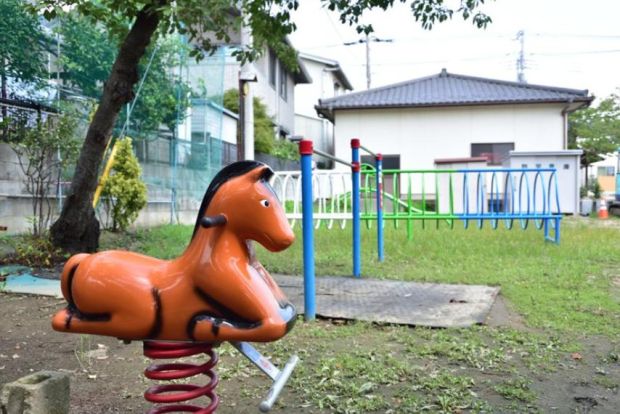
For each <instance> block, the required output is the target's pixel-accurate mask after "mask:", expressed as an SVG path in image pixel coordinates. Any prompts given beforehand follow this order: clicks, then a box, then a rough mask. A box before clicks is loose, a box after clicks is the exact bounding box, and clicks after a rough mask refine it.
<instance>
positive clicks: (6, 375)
mask: <svg viewBox="0 0 620 414" xmlns="http://www.w3.org/2000/svg"><path fill="white" fill-rule="evenodd" d="M64 304H65V302H64V301H63V300H59V299H52V298H46V297H37V296H24V295H6V294H0V309H1V310H2V317H1V318H0V332H1V336H0V384H2V383H6V382H10V381H13V380H16V379H18V378H20V377H22V376H25V375H27V374H29V373H32V372H36V371H39V370H43V369H45V370H56V371H64V372H67V373H69V374H70V375H71V413H74V414H82V413H93V414H99V413H101V414H103V413H130V412H146V411H147V410H148V408H149V407H150V405H149V404H147V403H146V402H145V401H144V400H143V398H142V393H143V391H144V390H145V389H146V388H148V386H149V385H152V381H150V380H147V379H145V378H144V377H143V376H142V371H143V370H144V368H145V367H146V366H147V365H148V364H149V361H148V360H147V359H146V358H144V357H143V356H142V344H141V343H135V342H134V343H131V344H129V345H126V344H123V343H121V342H120V341H117V340H115V339H114V338H105V337H90V336H81V335H67V334H60V333H57V332H54V331H53V330H52V329H51V327H50V317H51V316H52V314H53V313H54V312H55V311H56V310H58V309H60V308H62V307H63V306H64ZM494 314H495V315H496V316H495V318H493V319H491V323H492V324H493V325H501V324H504V323H510V324H515V325H517V326H518V325H521V326H523V325H522V322H521V321H520V320H519V318H518V316H515V315H511V312H510V310H509V307H507V306H506V304H505V303H503V301H500V302H499V304H498V308H497V309H496V310H495V312H494ZM320 323H321V324H322V325H321V326H320V329H324V330H325V331H326V332H327V331H335V330H336V329H338V328H337V327H334V326H333V325H331V324H330V323H329V322H326V321H324V322H320ZM295 341H299V339H295ZM301 341H307V339H303V338H302V339H301ZM328 341H329V340H327V339H325V340H324V342H328ZM349 341H351V339H347V338H346V337H342V338H339V339H338V341H336V342H339V343H334V341H333V340H332V342H331V343H323V344H322V345H321V346H317V350H318V352H319V353H320V352H327V351H325V350H327V349H331V351H333V352H338V351H335V350H334V348H340V347H345V348H346V347H347V346H352V347H353V348H355V346H356V345H355V344H359V342H356V341H357V339H353V340H352V342H349ZM362 341H363V339H362ZM297 345H298V344H292V346H293V347H296V346H297ZM388 345H389V346H386V347H385V348H384V349H385V350H389V349H392V348H394V349H395V348H396V347H397V346H398V345H397V344H395V343H390V344H388ZM289 346H291V345H290V344H289ZM614 346H617V344H616V345H614V344H611V343H610V341H609V340H606V339H604V338H602V339H601V340H596V339H592V338H590V339H588V340H587V341H586V342H585V343H583V349H582V350H581V351H580V354H579V356H578V357H577V356H575V355H572V356H571V355H570V353H565V355H563V357H562V358H561V359H560V361H559V369H557V370H555V371H554V372H546V371H532V372H537V374H531V372H530V373H526V375H528V377H529V378H530V380H531V382H532V386H531V388H532V390H533V391H535V392H536V394H537V396H538V397H537V401H536V404H534V405H532V404H525V403H521V402H519V400H518V399H517V400H515V401H512V402H511V404H509V405H506V404H505V403H506V401H499V400H501V398H500V397H498V395H496V394H493V393H492V392H489V391H488V390H489V389H492V385H493V383H494V382H496V381H497V382H499V380H500V379H501V378H499V377H498V378H494V374H493V373H491V372H486V373H484V372H482V373H480V372H477V373H474V375H476V380H477V381H480V382H482V383H484V382H485V381H486V382H488V383H490V385H489V387H487V389H486V390H481V391H479V393H481V394H484V395H482V396H483V397H484V398H485V399H486V400H487V401H489V402H491V403H492V406H493V407H505V410H504V409H503V408H501V409H497V411H496V410H493V412H543V413H546V412H557V413H589V412H592V413H618V412H620V395H619V394H618V386H617V385H618V383H619V382H620V365H619V362H618V360H617V358H618V355H617V354H615V353H614V352H615V349H617V348H614ZM310 349H312V347H311V348H310ZM220 351H221V360H220V364H219V365H218V372H219V374H220V376H221V381H220V385H219V386H218V388H217V391H218V395H219V396H220V397H221V400H222V403H221V405H220V409H219V410H218V413H256V412H258V409H257V406H258V404H259V403H260V400H261V397H262V396H264V395H266V393H267V391H268V389H269V386H270V384H271V383H270V381H269V380H268V379H267V377H264V376H263V375H262V374H259V373H258V371H257V370H256V369H254V368H251V367H248V366H247V364H241V362H242V361H240V359H242V358H241V357H240V356H239V355H238V354H234V353H233V351H232V348H231V347H230V346H229V345H226V346H223V347H221V348H220ZM290 351H291V350H286V352H287V354H290ZM401 352H402V351H401ZM610 355H611V358H610V357H609V356H610ZM301 356H302V364H304V363H305V364H306V365H310V364H308V360H309V359H311V358H312V357H311V355H306V356H305V359H306V361H305V362H304V355H303V354H302V355H301ZM406 363H408V364H409V363H412V362H411V361H406ZM302 369H303V368H302ZM315 369H318V367H312V366H310V367H308V368H307V369H306V375H308V373H310V372H312V370H315ZM232 371H236V372H235V374H234V375H232V374H231V373H232ZM239 372H241V375H239ZM302 372H303V371H302ZM300 374H301V373H300ZM293 375H295V374H293ZM481 377H483V378H485V379H484V381H483V380H481ZM293 381H295V384H296V385H295V386H292V385H290V386H288V387H286V388H285V390H284V391H283V393H282V395H281V397H280V401H279V402H278V404H277V406H276V407H275V408H274V410H273V412H276V413H278V412H281V413H310V412H312V413H321V412H336V411H338V410H332V409H328V408H325V407H323V408H320V407H317V406H316V405H314V404H312V403H311V402H308V400H307V399H305V398H304V397H303V394H304V393H303V392H302V391H300V389H302V390H303V379H301V378H297V379H295V380H292V382H293ZM194 382H198V383H200V382H202V383H204V382H205V381H204V380H203V379H201V380H200V381H194ZM494 400H498V401H494ZM496 402H497V404H495V403H496ZM371 411H372V412H392V413H398V412H418V411H416V410H412V409H405V408H403V409H402V410H400V409H394V410H391V411H386V410H385V409H383V410H369V411H368V412H371ZM340 412H346V411H340ZM351 412H366V411H363V410H361V411H360V410H357V411H351ZM428 412H437V410H434V409H429V410H428ZM444 412H446V411H444ZM447 412H469V410H464V411H460V410H452V411H447ZM486 412H488V411H486Z"/></svg>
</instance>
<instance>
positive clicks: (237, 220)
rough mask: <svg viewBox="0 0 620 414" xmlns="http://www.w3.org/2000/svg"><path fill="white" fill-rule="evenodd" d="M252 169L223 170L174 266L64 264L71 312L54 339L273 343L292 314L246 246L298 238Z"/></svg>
mask: <svg viewBox="0 0 620 414" xmlns="http://www.w3.org/2000/svg"><path fill="white" fill-rule="evenodd" d="M272 174H273V172H272V170H271V169H270V168H269V167H267V166H266V165H264V164H262V163H260V162H255V161H241V162H237V163H234V164H231V165H229V166H227V167H225V168H224V169H222V170H221V171H220V172H219V173H218V174H217V175H216V176H215V177H214V179H213V181H212V182H211V184H210V185H209V188H208V189H207V192H206V193H205V196H204V199H203V201H202V205H201V206H200V210H199V213H198V217H197V220H196V226H195V228H194V233H193V236H192V239H191V242H190V244H189V246H188V247H187V249H186V250H185V252H184V253H183V254H182V255H181V256H180V257H179V258H177V259H174V260H159V259H155V258H152V257H148V256H144V255H141V254H137V253H132V252H128V251H104V252H100V253H95V254H77V255H75V256H73V257H71V258H70V259H69V260H68V261H67V263H66V264H65V266H64V269H63V272H62V278H61V287H62V293H63V295H64V297H65V299H66V300H67V302H68V306H67V307H66V308H65V309H63V310H61V311H59V312H58V313H56V314H55V315H54V317H53V319H52V326H53V328H54V329H55V330H57V331H62V332H72V333H86V334H96V335H107V336H114V337H117V338H119V339H123V340H126V341H130V340H165V341H196V342H209V343H220V342H223V341H251V342H266V341H275V340H277V339H279V338H281V337H282V336H284V335H285V334H286V333H287V332H288V331H289V330H290V329H291V328H292V326H293V324H294V322H295V319H296V312H295V308H294V307H293V305H292V304H291V303H290V302H289V301H288V300H287V299H286V297H285V296H284V294H283V293H282V291H281V290H280V288H279V287H278V286H277V285H276V283H275V282H274V281H273V279H272V278H271V276H270V275H269V273H268V272H267V271H266V270H265V268H263V266H262V265H261V264H260V263H259V262H258V261H257V260H256V258H255V255H254V250H253V248H252V246H251V240H254V241H257V242H258V243H260V244H261V245H263V246H264V247H265V248H267V249H268V250H270V251H273V252H277V251H280V250H283V249H286V248H287V247H288V246H290V245H291V244H292V243H293V241H294V238H295V237H294V234H293V232H292V230H291V228H290V226H289V224H288V221H287V220H286V217H285V215H284V211H283V209H282V206H281V205H280V203H279V201H278V199H277V197H276V195H275V193H274V192H273V190H272V189H271V186H270V185H269V183H268V180H269V178H270V177H271V176H272Z"/></svg>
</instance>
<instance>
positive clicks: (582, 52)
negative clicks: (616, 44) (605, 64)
mask: <svg viewBox="0 0 620 414" xmlns="http://www.w3.org/2000/svg"><path fill="white" fill-rule="evenodd" d="M618 52H620V49H609V50H582V51H577V52H545V53H528V55H530V56H573V55H600V54H607V53H618Z"/></svg>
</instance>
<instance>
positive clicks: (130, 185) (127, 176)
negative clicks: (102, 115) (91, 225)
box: [101, 138, 146, 231]
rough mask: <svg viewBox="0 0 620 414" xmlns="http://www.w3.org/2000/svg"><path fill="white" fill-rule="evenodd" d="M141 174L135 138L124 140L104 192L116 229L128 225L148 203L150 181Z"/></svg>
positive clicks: (119, 146) (121, 141) (105, 202)
mask: <svg viewBox="0 0 620 414" xmlns="http://www.w3.org/2000/svg"><path fill="white" fill-rule="evenodd" d="M141 174H142V169H141V168H140V164H139V163H138V159H137V158H136V156H135V154H134V152H133V148H132V146H131V138H125V139H122V140H120V141H119V143H118V149H117V151H116V156H115V158H114V161H113V163H112V172H111V175H110V177H108V179H107V180H106V181H105V184H104V186H103V190H102V192H101V196H102V197H103V199H102V202H103V205H104V208H105V209H106V212H107V213H108V217H111V218H112V227H111V230H112V231H118V230H123V231H124V230H125V229H127V227H129V225H130V224H131V223H133V222H134V221H136V219H137V218H138V213H139V212H140V210H142V208H144V206H145V205H146V185H145V184H144V182H143V181H142V179H141V178H140V175H141Z"/></svg>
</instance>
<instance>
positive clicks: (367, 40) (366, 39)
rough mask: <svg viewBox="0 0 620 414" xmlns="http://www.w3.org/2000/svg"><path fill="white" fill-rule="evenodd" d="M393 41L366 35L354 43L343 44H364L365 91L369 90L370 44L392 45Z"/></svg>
mask: <svg viewBox="0 0 620 414" xmlns="http://www.w3.org/2000/svg"><path fill="white" fill-rule="evenodd" d="M393 41H394V39H380V38H378V37H376V36H369V35H368V33H366V37H364V38H362V39H358V40H357V41H354V42H345V43H344V45H345V46H352V45H355V44H358V43H365V44H366V89H370V83H371V82H370V42H378V43H392V42H393Z"/></svg>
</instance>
